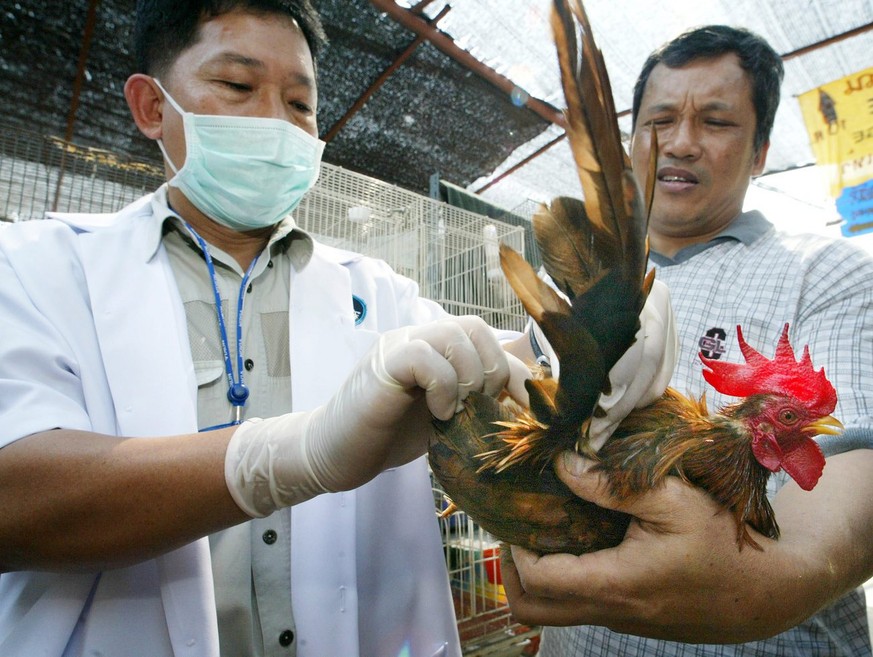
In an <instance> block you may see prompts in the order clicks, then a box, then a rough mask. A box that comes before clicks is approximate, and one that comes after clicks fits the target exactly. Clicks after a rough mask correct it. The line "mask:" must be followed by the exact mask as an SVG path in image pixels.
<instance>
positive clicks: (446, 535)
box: [431, 475, 540, 657]
mask: <svg viewBox="0 0 873 657" xmlns="http://www.w3.org/2000/svg"><path fill="white" fill-rule="evenodd" d="M431 485H432V490H433V494H434V503H435V505H436V509H437V511H440V512H442V511H444V510H445V509H446V507H447V505H448V503H447V500H446V496H445V491H443V489H442V487H441V486H440V484H439V482H438V481H437V480H436V479H435V478H434V477H433V475H431ZM439 525H440V534H441V535H442V543H443V553H444V555H445V559H446V567H447V569H448V572H449V582H450V584H451V589H452V601H453V603H454V605H455V616H456V617H457V619H458V634H459V635H460V639H461V649H462V652H463V654H464V655H465V656H466V657H510V656H513V657H515V656H523V655H535V654H536V649H537V647H538V646H539V634H540V628H538V627H529V626H526V625H521V624H519V623H517V622H515V620H514V619H513V618H512V614H511V612H510V609H509V604H508V603H507V599H506V592H505V591H504V588H503V579H502V576H501V572H500V544H499V543H498V542H497V540H496V539H495V538H494V537H493V536H492V535H491V534H489V533H488V532H486V531H485V530H484V529H482V528H481V527H480V526H479V525H477V524H476V523H475V522H474V521H473V520H472V519H471V518H470V517H469V516H468V515H467V514H466V513H464V512H463V511H456V512H454V513H452V514H451V515H448V516H443V515H442V514H441V515H440V516H439Z"/></svg>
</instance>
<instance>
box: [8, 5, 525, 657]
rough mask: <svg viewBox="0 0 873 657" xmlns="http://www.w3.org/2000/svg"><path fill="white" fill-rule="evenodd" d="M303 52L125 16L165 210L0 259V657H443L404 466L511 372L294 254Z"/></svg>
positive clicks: (145, 204) (414, 464)
mask: <svg viewBox="0 0 873 657" xmlns="http://www.w3.org/2000/svg"><path fill="white" fill-rule="evenodd" d="M322 40H323V36H322V28H321V26H320V23H319V20H318V17H317V15H316V14H315V12H314V11H313V9H312V7H311V6H310V5H309V3H308V2H307V1H303V0H299V1H291V0H285V1H279V0H267V1H265V0H261V1H255V0H248V1H235V2H228V1H225V2H219V1H212V2H209V1H204V2H191V3H180V2H178V0H170V1H163V0H160V1H154V0H152V1H148V2H139V3H138V15H137V44H136V47H137V56H138V60H139V72H137V73H136V74H134V75H132V76H131V77H130V78H129V80H128V81H127V84H126V86H125V96H126V98H127V100H128V104H129V106H130V109H131V112H132V115H133V118H134V121H135V122H136V125H137V127H138V128H139V129H140V130H141V131H142V132H143V134H145V135H146V136H147V137H149V138H151V139H153V140H155V141H156V142H157V144H158V145H159V147H160V149H161V151H162V152H163V154H164V160H165V163H166V170H167V179H168V183H167V184H166V185H164V186H162V187H161V188H160V189H158V190H157V191H156V192H155V193H154V194H150V195H148V196H147V197H145V198H143V199H141V200H139V201H137V202H135V203H134V204H132V205H131V206H128V207H127V208H125V209H123V210H121V211H120V212H119V213H118V214H116V215H110V216H94V215H92V216H82V215H77V216H64V217H56V218H55V220H54V221H45V222H30V223H31V224H32V225H23V226H22V227H21V228H22V230H21V231H18V230H14V229H13V231H12V232H14V233H15V235H12V234H10V235H7V236H5V241H4V242H3V243H2V244H0V271H2V276H3V280H4V281H8V282H9V285H8V286H7V285H4V290H3V292H0V307H2V310H0V316H2V317H3V318H4V319H3V320H0V321H2V323H3V327H2V331H0V332H2V335H3V340H2V342H3V346H2V350H3V354H2V357H0V359H2V361H3V364H2V365H0V369H2V371H0V388H2V389H3V391H4V402H0V407H2V408H0V415H2V422H0V424H2V427H3V428H2V430H0V431H2V434H0V445H3V447H2V449H0V482H2V484H0V508H2V509H3V512H2V522H0V524H2V528H0V571H5V572H4V574H3V575H0V654H2V655H4V657H12V656H22V657H25V656H26V657H30V656H32V655H37V654H39V655H50V656H58V657H60V656H62V655H63V656H64V657H67V656H79V655H97V654H100V655H105V656H107V657H112V656H124V657H136V656H141V657H146V656H148V657H160V656H164V655H167V656H169V655H182V654H184V655H192V656H197V657H200V656H209V657H218V656H219V655H221V656H222V657H231V656H233V657H245V656H255V655H300V656H304V655H312V656H318V657H325V656H328V655H343V656H353V655H361V656H369V655H400V654H410V655H424V656H428V657H429V656H430V655H459V654H460V648H459V644H458V636H457V629H456V625H455V618H454V614H453V608H452V603H451V597H450V591H449V587H448V579H447V576H446V572H445V562H444V558H443V555H442V550H441V546H440V539H439V535H438V529H437V525H436V521H435V515H434V508H433V497H432V493H431V489H430V483H429V478H428V475H427V469H426V462H425V460H424V459H423V458H421V456H422V454H423V453H424V451H425V448H426V444H427V439H428V436H429V433H430V418H431V416H432V415H435V416H437V417H443V418H447V417H450V416H451V415H452V414H453V413H454V412H455V410H456V408H457V406H458V404H459V402H460V401H461V400H462V399H463V397H464V396H465V395H466V394H467V392H468V391H469V390H482V391H484V392H486V393H488V394H497V393H498V392H499V391H500V389H501V388H503V386H504V385H505V384H507V382H509V381H510V367H509V363H508V360H507V357H506V356H505V355H504V352H503V350H502V349H501V347H500V345H499V344H498V342H497V339H496V337H495V335H494V334H493V332H492V331H491V330H490V329H489V328H488V327H487V326H485V324H484V323H482V322H481V321H480V320H478V319H477V318H469V317H468V318H451V317H449V316H448V315H446V314H445V313H444V312H443V311H442V310H441V309H440V308H439V307H437V306H436V304H433V303H431V302H428V301H426V300H424V299H421V298H420V297H418V294H417V288H416V286H415V285H414V283H412V282H411V281H409V280H407V279H404V278H401V277H399V276H397V275H396V274H394V273H393V272H391V271H390V270H389V269H388V268H387V267H386V266H385V265H384V264H380V263H378V262H375V261H371V260H369V259H366V258H363V257H359V256H354V255H350V254H348V253H341V252H338V251H336V250H333V249H330V248H326V247H323V246H321V245H318V244H316V243H314V242H313V240H312V238H311V237H310V236H309V235H307V234H305V233H304V232H303V231H301V230H299V229H298V228H297V227H296V225H295V223H294V220H293V218H292V216H291V212H292V211H293V210H294V208H295V207H296V206H297V204H298V203H299V202H300V200H301V198H302V196H303V194H304V193H305V192H306V191H307V190H308V189H309V188H310V187H311V186H312V184H313V183H314V182H315V180H316V178H317V175H318V169H319V163H320V159H321V153H322V150H323V147H324V144H323V143H322V142H321V141H319V140H318V131H317V126H316V103H317V94H316V73H315V57H314V55H315V53H317V50H318V48H319V46H320V45H321V42H322ZM353 297H357V298H358V299H359V300H360V303H363V304H366V307H367V310H368V312H367V313H366V316H365V317H364V318H363V320H362V321H359V322H356V317H355V314H354V305H353ZM7 349H8V351H7ZM517 378H518V381H519V382H520V381H521V377H517ZM258 418H266V419H262V420H259V419H258ZM386 468H388V469H389V470H388V471H387V472H385V473H384V474H381V475H380V474H379V473H380V472H381V471H382V470H385V469H386ZM377 475H378V476H377ZM292 507H293V510H292Z"/></svg>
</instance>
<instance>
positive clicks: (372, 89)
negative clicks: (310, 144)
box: [322, 0, 451, 143]
mask: <svg viewBox="0 0 873 657" xmlns="http://www.w3.org/2000/svg"><path fill="white" fill-rule="evenodd" d="M431 1H432V0H423V1H422V2H420V3H418V5H416V6H415V7H413V8H412V11H414V12H416V13H419V12H420V11H422V10H423V9H424V7H425V6H426V5H428V4H429V3H430V2H431ZM450 9H451V6H450V5H446V6H445V7H443V9H442V11H440V13H439V14H437V15H436V16H435V17H434V19H433V21H431V22H432V23H433V24H434V25H435V24H436V23H438V22H439V20H440V19H441V18H442V17H443V16H445V15H446V14H448V13H449V10H450ZM425 40H426V38H425V37H424V35H421V34H419V35H418V36H416V37H415V40H414V41H413V42H412V43H410V44H409V45H408V46H406V49H405V50H404V51H403V52H402V53H401V54H400V56H399V57H397V59H395V60H394V61H393V62H391V64H390V65H389V66H388V68H386V69H385V70H384V71H382V73H381V74H380V75H379V77H378V78H376V80H375V81H374V82H373V84H371V85H370V86H369V87H368V88H367V89H366V90H365V91H364V93H362V94H361V95H360V96H359V97H358V99H357V100H356V101H355V102H354V103H353V104H352V106H351V107H350V108H349V109H348V111H347V112H346V113H345V114H343V115H342V117H341V118H340V119H339V120H338V121H337V122H336V123H334V124H333V126H331V128H330V130H328V131H327V133H325V135H324V137H322V140H323V141H325V142H327V143H330V141H331V140H332V139H333V138H334V137H336V135H337V133H338V132H339V131H340V130H342V129H343V126H345V124H346V123H348V122H349V121H350V120H351V118H352V117H353V116H354V115H355V114H357V113H358V112H359V111H360V110H361V108H362V107H363V106H364V105H366V104H367V101H368V100H370V97H371V96H372V95H373V94H374V93H376V92H377V91H378V90H379V88H380V87H381V86H382V85H383V84H385V82H386V81H387V80H388V78H390V77H391V76H392V75H394V72H395V71H396V70H397V69H398V68H400V67H401V66H403V63H404V62H405V61H406V60H407V59H409V58H410V57H411V56H412V53H414V52H415V50H416V49H417V48H418V46H420V45H421V44H422V43H423V42H424V41H425Z"/></svg>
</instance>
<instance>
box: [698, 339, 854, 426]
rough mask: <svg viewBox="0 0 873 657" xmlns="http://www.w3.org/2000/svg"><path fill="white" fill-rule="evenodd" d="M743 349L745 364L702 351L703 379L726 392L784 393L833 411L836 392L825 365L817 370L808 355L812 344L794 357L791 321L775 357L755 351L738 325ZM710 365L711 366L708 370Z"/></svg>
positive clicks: (818, 409) (824, 412)
mask: <svg viewBox="0 0 873 657" xmlns="http://www.w3.org/2000/svg"><path fill="white" fill-rule="evenodd" d="M737 338H739V341H740V350H741V351H742V352H743V357H744V358H745V359H746V362H745V364H739V363H722V362H719V361H716V360H713V359H711V358H706V357H705V356H704V355H703V354H700V360H701V361H703V364H704V370H703V378H704V379H706V380H707V381H708V382H709V384H710V385H711V386H712V387H713V388H715V389H716V390H718V391H719V392H720V393H722V394H725V395H731V396H734V397H748V396H750V395H756V394H773V393H777V394H783V395H789V396H791V397H794V398H795V399H797V400H798V401H800V402H801V403H802V404H803V405H804V406H806V407H807V408H808V409H809V410H810V411H812V412H815V413H819V414H821V415H822V416H825V415H830V414H831V413H833V411H834V408H835V407H836V405H837V391H836V390H834V386H833V385H831V382H830V381H828V380H827V377H826V376H825V373H824V368H822V369H820V370H818V371H816V370H815V368H813V366H812V359H811V358H810V357H809V347H804V348H803V358H801V359H800V360H799V361H797V360H795V357H794V350H793V349H792V348H791V344H790V343H789V342H788V324H786V325H785V328H784V329H783V330H782V337H780V338H779V344H778V345H777V346H776V354H775V355H774V356H773V360H769V359H768V358H766V357H764V356H763V355H762V354H760V353H759V352H757V351H755V349H753V348H752V347H750V346H749V345H748V343H747V342H746V341H745V340H743V331H742V329H741V328H740V327H739V326H737ZM707 368H708V369H707Z"/></svg>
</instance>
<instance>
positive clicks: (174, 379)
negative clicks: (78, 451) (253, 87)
mask: <svg viewBox="0 0 873 657" xmlns="http://www.w3.org/2000/svg"><path fill="white" fill-rule="evenodd" d="M150 218H151V205H150V203H149V197H146V198H144V199H141V200H140V201H137V202H135V203H134V204H132V205H131V206H128V207H127V208H125V209H124V210H122V211H121V212H120V213H119V214H118V215H117V216H115V215H112V216H108V217H107V216H105V215H103V216H98V215H93V216H88V215H77V216H68V217H66V218H65V219H64V221H66V222H68V223H71V224H74V225H76V226H78V228H77V229H76V230H71V229H70V228H69V227H67V226H66V225H64V224H62V223H60V222H55V221H47V222H30V224H29V225H19V226H12V227H10V228H8V229H7V230H5V231H4V232H3V234H2V239H0V445H4V444H7V443H9V442H11V441H12V440H15V439H17V438H20V437H22V436H26V435H29V434H30V433H33V432H35V431H43V430H46V429H49V428H52V427H65V428H73V429H84V430H92V431H96V432H101V433H107V434H115V435H123V436H150V435H173V434H178V433H186V432H192V431H196V429H197V422H196V395H197V387H196V381H195V377H194V368H193V364H192V360H191V354H190V349H189V346H188V338H187V332H186V324H185V317H184V311H183V308H182V304H181V301H180V299H179V296H178V292H177V289H176V285H175V282H174V279H173V275H172V271H171V269H170V267H169V262H168V259H167V254H166V252H165V251H164V249H163V248H159V249H158V251H157V253H156V254H154V255H153V256H150V254H148V253H147V248H146V246H145V245H146V240H144V239H143V234H144V231H145V229H146V228H147V225H148V222H149V221H150ZM36 254H40V255H36ZM353 294H354V295H356V296H358V297H360V298H361V299H363V300H364V301H365V302H366V303H367V316H366V319H365V320H364V322H363V324H361V326H358V327H356V326H355V321H354V320H355V318H354V315H353V312H352V295H353ZM290 309H291V310H290V335H291V345H290V347H291V363H292V368H291V370H292V390H293V405H294V409H293V410H306V409H310V408H313V407H314V406H317V405H319V404H321V403H323V402H325V401H326V400H327V399H328V398H329V396H330V395H331V394H332V393H333V392H334V391H335V390H336V389H337V387H338V386H339V384H340V383H341V382H342V381H343V380H344V378H345V376H346V374H347V373H348V371H349V370H350V368H351V367H352V366H353V364H354V363H355V362H356V361H357V360H358V359H359V358H360V357H361V355H362V354H363V352H364V351H365V350H366V349H367V347H368V346H369V345H370V344H371V342H372V340H373V339H374V337H375V335H376V331H383V330H387V329H390V328H393V327H396V326H398V325H401V324H407V323H411V322H420V321H427V320H429V319H433V318H435V317H439V316H440V315H441V313H442V311H441V310H440V309H439V308H438V307H437V306H436V305H435V304H432V303H430V302H426V301H423V300H421V299H420V298H418V297H417V289H416V286H415V285H414V283H412V282H411V281H409V280H408V279H404V278H401V277H398V276H396V275H395V274H393V273H392V272H390V270H389V269H388V268H387V266H386V265H385V264H384V263H382V262H380V261H374V260H371V259H367V258H363V257H361V256H357V255H355V254H349V253H345V252H340V251H337V250H335V249H330V248H327V247H321V246H317V247H316V250H315V254H314V256H313V259H312V261H311V262H310V263H309V265H308V266H306V267H305V268H304V269H303V271H301V272H298V273H296V274H294V275H293V277H292V281H291V304H290ZM143 382H147V383H146V385H143ZM291 517H292V523H293V524H292V552H291V556H292V580H293V587H292V594H293V603H294V613H295V622H296V625H297V639H298V655H299V656H300V657H354V656H356V655H360V657H383V656H386V657H387V656H391V657H393V656H395V655H409V656H410V657H415V656H423V657H431V656H432V655H446V656H450V655H460V648H459V645H458V637H457V627H456V625H455V618H454V613H453V609H452V603H451V596H450V591H449V586H448V579H447V575H446V569H445V561H444V557H443V554H442V549H441V546H440V538H439V533H438V529H437V524H436V521H435V517H434V505H433V498H432V493H431V489H430V484H429V478H428V476H427V470H426V463H425V461H424V459H423V458H422V459H419V460H418V461H416V462H414V463H411V464H409V465H407V466H404V467H402V468H398V469H395V470H392V471H388V472H386V473H383V474H382V475H380V476H379V477H377V478H376V479H375V480H373V481H371V482H370V483H369V484H367V485H365V486H363V487H362V488H360V489H358V490H356V491H353V492H349V493H343V494H335V495H322V496H320V497H318V498H315V499H313V500H311V501H309V502H306V503H305V504H302V505H299V506H296V507H294V509H293V512H292V514H291ZM85 609H87V614H86V615H84V617H83V618H80V614H81V613H82V611H83V610H85ZM71 636H75V637H76V640H75V642H74V643H75V644H76V645H75V650H73V648H72V646H68V642H69V640H70V637H71ZM65 651H66V652H67V654H76V655H78V654H80V651H81V654H87V655H103V656H104V657H114V656H119V657H122V656H123V657H138V656H142V657H163V656H167V657H169V656H171V655H172V656H174V657H182V656H185V657H189V656H190V657H215V656H217V655H218V634H217V629H216V612H215V600H214V594H213V588H212V576H211V567H210V556H209V545H208V540H207V539H201V540H198V541H195V542H194V543H192V544H190V545H187V546H185V547H183V548H181V549H179V550H176V551H175V552H171V553H169V554H165V555H163V556H161V557H159V558H157V559H154V560H151V561H147V562H145V563H142V564H138V565H135V566H132V567H129V568H123V569H117V570H110V571H106V572H103V573H95V574H83V575H80V574H53V573H31V572H23V573H6V574H3V575H0V655H3V656H4V657H19V656H20V657H34V656H35V655H44V656H46V657H54V656H59V657H60V656H61V655H65Z"/></svg>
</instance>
